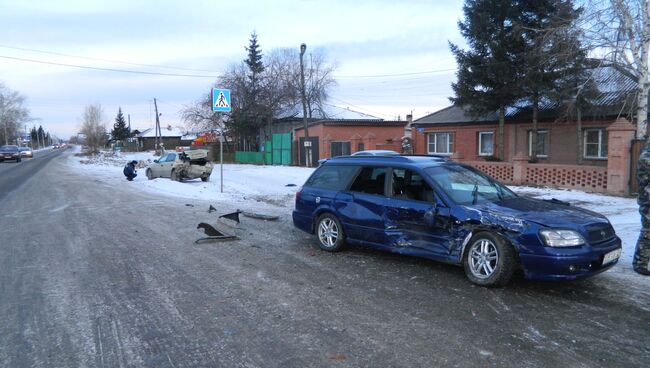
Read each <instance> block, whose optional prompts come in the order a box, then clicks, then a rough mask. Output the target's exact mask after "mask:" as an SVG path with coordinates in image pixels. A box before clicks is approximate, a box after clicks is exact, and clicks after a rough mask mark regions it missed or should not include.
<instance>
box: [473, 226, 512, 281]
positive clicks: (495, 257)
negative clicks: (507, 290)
mask: <svg viewBox="0 0 650 368" xmlns="http://www.w3.org/2000/svg"><path fill="white" fill-rule="evenodd" d="M463 267H464V268H465V275H467V278H468V279H469V280H470V281H471V282H473V283H475V284H477V285H481V286H487V287H501V286H504V285H506V284H508V282H510V279H511V278H512V275H513V274H514V272H515V269H516V268H517V257H516V254H515V250H514V248H513V247H512V246H511V245H510V244H508V242H506V241H505V240H504V239H502V238H501V237H500V236H498V235H496V234H493V233H491V232H488V231H482V232H479V233H476V234H475V235H474V236H473V237H472V239H471V240H470V241H469V243H468V244H467V250H466V251H465V256H464V257H463Z"/></svg>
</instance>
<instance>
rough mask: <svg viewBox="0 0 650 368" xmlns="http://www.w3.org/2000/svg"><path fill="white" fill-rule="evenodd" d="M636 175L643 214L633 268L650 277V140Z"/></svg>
mask: <svg viewBox="0 0 650 368" xmlns="http://www.w3.org/2000/svg"><path fill="white" fill-rule="evenodd" d="M637 167H638V169H637V174H636V179H637V182H638V183H639V189H638V192H639V196H638V198H637V203H638V204H639V213H640V214H641V234H639V240H638V241H637V243H636V250H635V252H634V260H633V261H632V266H633V267H634V271H636V272H638V273H640V274H642V275H649V276H650V139H648V140H647V142H646V145H645V148H644V149H643V151H642V152H641V156H640V157H639V163H638V166H637Z"/></svg>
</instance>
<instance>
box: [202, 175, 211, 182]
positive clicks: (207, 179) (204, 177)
mask: <svg viewBox="0 0 650 368" xmlns="http://www.w3.org/2000/svg"><path fill="white" fill-rule="evenodd" d="M209 180H210V177H209V176H202V177H201V181H209Z"/></svg>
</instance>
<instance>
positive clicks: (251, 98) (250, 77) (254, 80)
mask: <svg viewBox="0 0 650 368" xmlns="http://www.w3.org/2000/svg"><path fill="white" fill-rule="evenodd" d="M246 51H248V57H247V58H246V60H244V63H245V64H246V66H247V67H248V72H247V73H246V74H247V78H246V83H245V84H244V86H243V89H242V91H241V92H242V94H241V97H242V101H241V110H240V111H238V112H237V113H235V114H233V116H234V117H236V121H235V123H236V124H237V125H238V126H239V130H240V131H246V132H247V134H246V135H247V136H248V139H247V140H248V141H253V140H254V138H253V137H255V136H257V133H258V131H259V128H260V127H262V125H263V124H264V119H265V117H266V111H267V109H265V107H264V105H263V103H262V98H261V96H260V91H261V89H262V86H261V84H262V79H263V75H262V73H263V72H264V63H263V61H262V50H261V49H260V46H259V44H258V43H257V34H256V33H255V32H253V33H252V34H251V38H250V40H249V44H248V47H246Z"/></svg>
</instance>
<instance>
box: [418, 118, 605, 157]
mask: <svg viewBox="0 0 650 368" xmlns="http://www.w3.org/2000/svg"><path fill="white" fill-rule="evenodd" d="M611 123H612V121H584V122H583V123H582V127H583V129H585V128H605V127H607V126H609V125H610V124H611ZM530 129H532V124H531V123H530V122H529V121H527V122H508V123H506V126H505V129H504V152H505V161H511V160H512V157H514V155H515V154H517V153H518V152H521V153H524V154H526V155H528V131H529V130H530ZM538 129H539V130H543V129H546V130H549V132H550V136H549V144H550V149H549V155H548V157H546V158H541V157H540V158H539V162H540V163H548V164H565V165H575V164H576V163H577V158H578V147H577V130H576V126H575V122H570V123H553V122H542V123H539V124H538ZM422 130H423V131H422V132H418V131H417V129H413V141H414V153H416V154H421V155H424V154H427V153H428V152H427V150H428V148H427V136H428V134H427V133H430V132H441V133H442V132H450V133H454V136H455V138H454V152H456V153H457V154H460V155H461V157H462V159H463V160H467V161H482V160H484V157H482V156H479V155H478V133H479V132H488V131H493V132H494V155H495V156H496V155H497V154H498V150H497V146H496V139H497V124H481V125H451V124H450V125H448V126H446V127H425V128H423V129H422ZM583 164H584V165H592V166H607V160H587V159H583Z"/></svg>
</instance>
